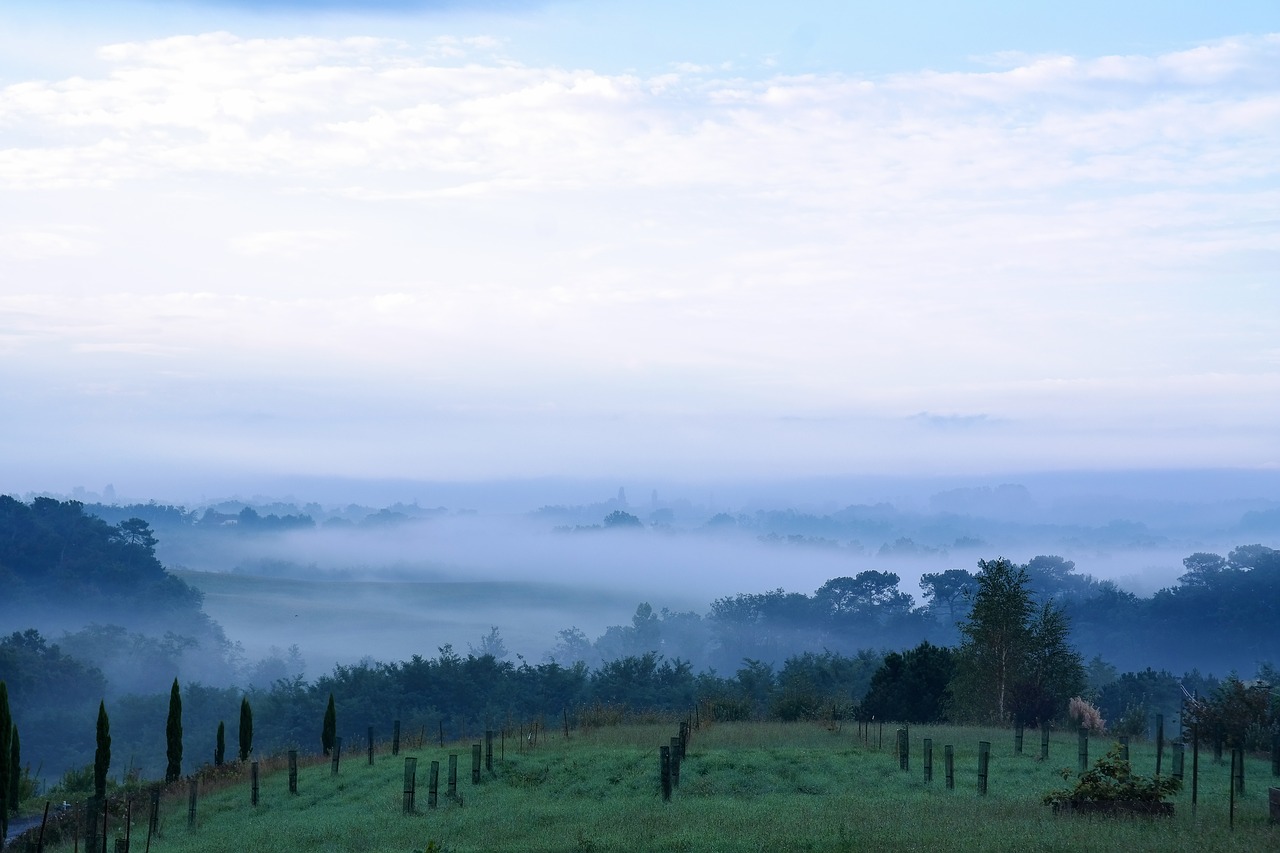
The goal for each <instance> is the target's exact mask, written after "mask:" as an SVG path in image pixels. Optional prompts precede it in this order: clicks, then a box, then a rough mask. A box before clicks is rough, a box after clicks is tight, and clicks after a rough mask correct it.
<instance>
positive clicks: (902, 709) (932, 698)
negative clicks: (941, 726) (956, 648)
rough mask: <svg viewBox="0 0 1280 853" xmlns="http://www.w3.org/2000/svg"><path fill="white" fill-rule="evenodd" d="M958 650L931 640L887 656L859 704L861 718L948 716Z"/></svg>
mask: <svg viewBox="0 0 1280 853" xmlns="http://www.w3.org/2000/svg"><path fill="white" fill-rule="evenodd" d="M955 668H956V666H955V653H954V652H953V651H952V650H951V649H948V648H946V647H945V646H935V645H933V644H932V643H930V642H929V641H928V640H926V641H924V642H922V643H921V644H920V645H918V646H916V647H915V648H914V649H910V650H908V651H906V652H903V653H901V654H899V653H898V652H891V653H889V654H888V655H885V658H884V662H883V663H882V664H881V665H880V668H879V669H878V670H876V673H875V675H873V676H871V687H870V689H869V690H867V694H866V696H865V697H864V698H863V700H862V704H861V706H860V707H859V716H860V717H861V718H862V719H877V720H900V721H902V722H907V723H937V722H945V721H946V719H947V706H948V705H949V704H950V700H951V691H950V685H951V680H952V679H953V678H954V677H955Z"/></svg>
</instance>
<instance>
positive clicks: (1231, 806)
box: [1227, 746, 1239, 829]
mask: <svg viewBox="0 0 1280 853" xmlns="http://www.w3.org/2000/svg"><path fill="white" fill-rule="evenodd" d="M1237 752H1239V750H1238V749H1236V748H1235V747H1234V746H1233V747H1231V775H1230V776H1228V777H1227V803H1228V805H1227V826H1228V827H1230V828H1231V829H1235V828H1236V753H1237Z"/></svg>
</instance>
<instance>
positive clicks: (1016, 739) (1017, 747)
mask: <svg viewBox="0 0 1280 853" xmlns="http://www.w3.org/2000/svg"><path fill="white" fill-rule="evenodd" d="M1022 734H1023V729H1022V723H1018V725H1016V726H1014V728H1013V753H1014V755H1022Z"/></svg>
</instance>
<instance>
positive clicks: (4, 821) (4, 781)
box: [0, 681, 13, 844]
mask: <svg viewBox="0 0 1280 853" xmlns="http://www.w3.org/2000/svg"><path fill="white" fill-rule="evenodd" d="M12 737H13V717H12V716H11V715H10V713H9V687H8V686H7V685H6V684H5V682H3V681H0V844H4V840H5V838H7V837H8V835H9V808H8V804H9V762H10V761H11V760H12V758H11V755H12V754H11V751H10V750H11V743H10V738H12Z"/></svg>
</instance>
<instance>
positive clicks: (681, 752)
mask: <svg viewBox="0 0 1280 853" xmlns="http://www.w3.org/2000/svg"><path fill="white" fill-rule="evenodd" d="M691 728H692V723H691V722H690V721H689V720H681V722H680V734H679V735H677V736H676V737H673V738H672V739H671V743H670V744H666V745H664V746H660V747H658V775H659V779H660V780H661V783H662V799H663V800H664V801H669V800H670V799H671V792H672V791H673V790H674V789H676V788H679V787H680V764H681V763H682V762H683V761H684V757H685V753H686V752H687V751H688V748H689V735H690V729H691Z"/></svg>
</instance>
